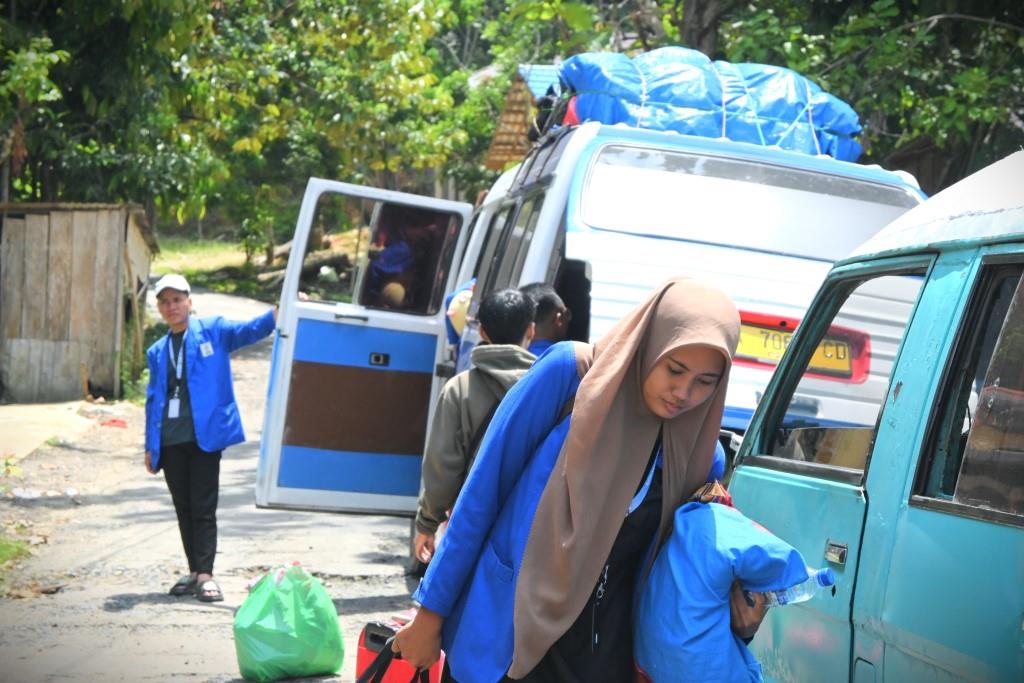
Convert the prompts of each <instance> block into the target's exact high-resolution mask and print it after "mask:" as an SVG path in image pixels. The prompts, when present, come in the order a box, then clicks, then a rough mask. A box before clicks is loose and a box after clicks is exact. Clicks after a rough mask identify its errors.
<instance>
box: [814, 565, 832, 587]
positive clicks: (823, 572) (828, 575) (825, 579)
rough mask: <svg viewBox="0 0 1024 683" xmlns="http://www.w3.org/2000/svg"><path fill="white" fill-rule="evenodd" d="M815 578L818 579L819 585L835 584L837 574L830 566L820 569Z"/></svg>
mask: <svg viewBox="0 0 1024 683" xmlns="http://www.w3.org/2000/svg"><path fill="white" fill-rule="evenodd" d="M814 578H815V579H817V581H818V585H819V586H833V585H835V583H836V575H835V574H834V573H832V570H831V569H830V568H829V567H825V568H824V569H820V570H818V573H817V574H816V575H815V577H814Z"/></svg>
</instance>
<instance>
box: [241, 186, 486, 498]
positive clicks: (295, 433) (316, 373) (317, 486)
mask: <svg viewBox="0 0 1024 683" xmlns="http://www.w3.org/2000/svg"><path fill="white" fill-rule="evenodd" d="M471 213H472V207H471V206H470V205H469V204H465V203H460V202H452V201H445V200H440V199H433V198H428V197H421V196H417V195H411V194H405V193H401V192H394V191H389V190H379V189H375V188H368V187H360V186H356V185H349V184H345V183H339V182H332V181H328V180H321V179H318V178H312V179H310V181H309V184H308V185H307V187H306V194H305V197H304V198H303V202H302V208H301V210H300V212H299V219H298V223H297V225H296V230H295V238H294V240H293V241H292V249H291V255H290V258H289V261H288V268H287V271H286V275H285V279H284V282H283V286H282V292H281V308H280V311H279V314H278V333H277V336H276V339H275V343H274V352H273V358H272V361H271V371H270V386H269V389H268V396H267V408H266V413H265V417H264V426H263V436H262V443H261V446H260V459H259V465H258V470H257V482H256V504H257V505H258V506H261V507H284V508H303V509H317V510H332V511H352V512H378V513H397V514H410V513H414V512H415V510H416V499H417V496H418V493H419V483H420V462H421V458H422V454H423V446H424V442H425V440H426V432H427V425H428V424H429V418H430V415H431V413H432V411H433V397H434V396H436V395H437V391H438V390H439V388H440V387H439V385H440V383H441V382H442V381H443V379H442V378H440V377H437V376H436V374H435V367H436V366H437V364H438V363H440V362H441V361H442V360H443V355H444V352H445V322H444V314H445V311H444V306H443V300H444V294H445V292H447V291H450V290H451V289H453V288H454V286H455V282H454V279H455V270H456V268H454V267H453V263H456V262H457V259H458V257H459V253H460V252H461V250H462V249H463V248H464V242H465V233H466V230H465V227H466V226H467V225H468V224H469V218H470V214H471ZM353 251H354V252H355V253H356V259H355V263H354V264H353V263H351V262H350V260H349V256H348V254H349V253H352V252H353ZM300 292H301V295H302V300H300Z"/></svg>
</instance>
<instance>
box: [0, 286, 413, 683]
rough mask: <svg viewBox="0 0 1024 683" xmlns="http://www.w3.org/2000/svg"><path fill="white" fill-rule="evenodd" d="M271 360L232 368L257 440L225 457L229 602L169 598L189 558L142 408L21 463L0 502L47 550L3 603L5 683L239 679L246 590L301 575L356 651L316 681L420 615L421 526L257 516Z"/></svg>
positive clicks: (203, 302)
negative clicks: (416, 606) (416, 586)
mask: <svg viewBox="0 0 1024 683" xmlns="http://www.w3.org/2000/svg"><path fill="white" fill-rule="evenodd" d="M193 299H194V301H195V305H196V310H197V313H198V314H199V315H225V316H226V317H231V318H235V319H240V318H246V317H250V316H253V315H256V314H258V313H260V312H262V311H264V310H266V308H267V306H266V304H262V303H259V302H256V301H251V300H246V299H237V298H234V297H226V296H220V295H212V294H205V295H204V294H195V295H194V296H193ZM270 351H271V342H270V341H269V340H268V341H265V342H261V343H260V344H257V345H254V346H252V347H249V348H247V349H243V350H242V351H240V352H239V353H237V354H236V356H235V358H234V360H233V368H234V377H235V391H236V394H237V396H238V399H239V406H240V408H241V412H242V419H243V422H244V425H245V428H246V434H247V436H248V438H249V441H247V442H246V443H244V444H241V445H239V446H236V447H233V448H230V449H228V450H227V451H225V453H224V458H223V460H222V465H221V493H220V507H219V513H218V519H219V531H220V539H219V544H218V552H217V560H216V568H215V573H216V575H217V578H218V580H219V581H220V584H221V586H222V588H223V589H224V592H225V601H224V602H223V603H215V604H212V605H210V604H204V603H200V602H198V601H196V600H195V599H194V598H173V597H170V596H168V595H167V588H168V587H169V586H170V585H171V584H172V583H173V582H174V580H175V578H176V577H177V576H178V575H179V574H181V573H182V572H183V570H184V567H183V562H184V557H183V554H182V550H181V542H180V539H179V536H178V530H177V524H176V522H175V517H174V510H173V508H172V507H171V501H170V496H169V494H168V493H167V488H166V485H165V484H164V482H163V478H162V476H151V475H149V474H147V473H146V471H145V469H144V467H143V462H142V443H143V423H144V417H143V411H142V409H141V408H140V407H138V406H134V405H131V404H128V403H124V402H119V403H114V404H107V405H96V404H84V408H83V412H85V414H86V416H87V417H89V418H90V419H92V420H94V422H95V425H94V426H92V427H91V428H89V429H88V430H86V431H85V432H83V433H79V434H77V435H75V436H74V437H73V438H69V439H62V437H61V435H60V434H55V435H54V436H55V437H56V438H55V439H51V440H50V441H49V445H44V446H42V447H41V448H39V449H37V450H36V451H34V452H33V453H31V454H30V455H29V456H27V457H26V458H24V459H23V460H22V461H20V463H19V467H20V469H21V470H22V472H21V476H20V478H18V479H15V480H13V481H9V482H8V483H9V485H11V486H12V487H17V488H18V490H19V497H11V496H8V497H5V498H0V524H3V525H5V526H6V527H7V528H8V529H11V530H16V531H18V532H19V534H20V535H21V536H23V537H29V538H31V539H32V542H33V543H34V545H33V556H32V557H31V558H29V559H27V560H25V561H24V562H22V563H21V564H20V565H18V566H17V567H15V570H14V571H13V572H12V576H11V577H10V580H9V582H8V585H7V594H6V595H5V596H3V597H0V681H2V682H4V683H6V682H7V681H11V682H19V683H23V682H34V681H81V682H83V683H84V682H89V683H92V682H94V681H101V680H102V681H181V680H188V681H234V680H239V679H240V677H239V673H238V666H237V660H236V654H235V645H234V638H233V635H232V619H233V614H234V611H235V609H236V608H237V607H238V606H239V605H240V604H241V602H242V601H243V600H244V598H245V595H246V588H245V586H246V583H247V582H248V581H249V580H250V579H252V578H254V577H257V576H259V575H260V574H261V573H262V572H263V571H265V570H266V569H267V568H269V567H271V566H276V565H281V564H286V563H291V562H292V561H295V560H297V561H299V562H301V563H302V564H303V565H304V566H306V567H307V568H309V569H310V570H311V571H313V572H314V573H316V574H317V575H318V576H320V577H321V578H322V580H323V581H324V582H325V585H326V586H327V591H328V593H329V594H330V595H331V597H332V598H333V600H334V602H335V605H336V607H337V610H338V614H339V617H340V620H341V626H342V632H343V635H344V638H345V648H346V653H345V667H344V668H343V669H342V671H341V673H340V674H339V675H338V676H337V677H334V678H327V679H317V680H330V681H352V680H354V678H355V676H354V671H355V650H356V638H357V636H358V634H359V630H360V629H361V628H362V625H363V624H364V623H365V622H366V621H368V620H370V619H376V618H382V617H386V616H388V615H390V614H393V613H394V612H396V611H400V610H402V609H404V608H406V607H408V606H409V605H410V604H411V603H410V601H409V597H408V595H409V587H408V585H407V581H406V579H405V577H404V576H403V574H402V565H403V557H404V554H405V552H406V548H407V541H408V529H409V522H408V520H406V519H398V518H393V517H380V516H359V515H330V514H323V513H303V512H285V511H269V510H258V509H256V507H255V506H254V505H253V488H254V484H255V477H256V460H257V457H258V453H259V443H258V439H259V434H260V427H261V425H262V420H263V403H264V400H265V394H266V386H267V374H268V371H269V360H270ZM120 421H123V424H124V426H123V427H122V426H119V425H120V424H121V422H120ZM104 422H106V423H107V425H103V424H102V423H104ZM36 494H38V497H33V496H35V495H36Z"/></svg>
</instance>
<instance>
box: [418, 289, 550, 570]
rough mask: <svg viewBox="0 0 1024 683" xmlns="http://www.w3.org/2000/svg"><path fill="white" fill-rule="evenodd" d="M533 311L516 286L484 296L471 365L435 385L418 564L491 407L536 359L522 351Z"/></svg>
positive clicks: (426, 556) (451, 501) (425, 557)
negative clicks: (437, 392)
mask: <svg viewBox="0 0 1024 683" xmlns="http://www.w3.org/2000/svg"><path fill="white" fill-rule="evenodd" d="M535 311H536V304H535V303H534V302H533V300H532V299H531V298H530V297H528V296H526V295H524V294H523V293H522V292H520V291H519V290H516V289H502V290H498V291H496V292H492V293H491V294H488V295H487V296H486V297H484V300H483V301H482V302H480V309H479V311H478V312H477V319H478V320H479V321H480V336H481V337H482V338H483V340H484V341H485V342H486V343H484V344H480V345H478V346H477V347H476V348H475V349H473V353H472V355H471V357H470V358H471V361H472V364H473V367H471V368H470V369H469V370H466V371H464V372H460V373H459V374H458V375H456V376H455V377H452V378H451V379H450V380H448V382H447V383H446V384H445V385H444V388H443V389H441V396H440V397H439V398H438V404H437V408H436V410H435V411H434V421H433V423H432V424H431V426H430V438H429V439H428V441H427V448H426V451H425V452H424V454H423V479H422V487H421V489H420V498H419V508H418V510H417V512H416V535H415V538H414V539H413V545H414V552H415V558H416V559H417V560H419V561H420V562H423V563H424V564H425V563H427V562H430V558H431V556H433V554H434V536H435V534H436V533H437V528H438V526H439V525H440V524H441V523H442V522H444V521H445V520H447V518H448V511H449V510H451V508H452V506H453V505H455V499H456V498H457V497H458V495H459V491H460V490H461V489H462V484H463V483H464V482H465V481H466V475H467V474H468V473H469V468H470V466H471V465H472V464H473V457H474V456H475V455H476V449H477V447H478V446H479V445H480V441H481V440H482V438H483V435H484V432H485V431H486V429H487V424H488V423H489V422H490V421H491V417H492V416H493V415H494V411H495V409H496V408H497V407H498V404H499V403H500V402H501V399H502V398H503V397H504V396H505V392H507V391H508V390H509V389H510V388H511V387H512V385H513V384H515V383H516V381H517V380H518V379H519V378H520V377H522V376H523V375H524V374H525V373H526V371H527V370H529V369H530V366H531V365H533V361H535V360H536V357H535V356H534V355H533V354H532V353H530V352H529V351H527V350H526V347H527V346H529V344H530V341H531V340H532V339H533V330H534V322H533V317H534V313H535Z"/></svg>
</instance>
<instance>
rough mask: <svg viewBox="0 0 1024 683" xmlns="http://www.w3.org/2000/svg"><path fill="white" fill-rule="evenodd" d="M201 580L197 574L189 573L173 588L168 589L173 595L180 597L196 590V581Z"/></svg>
mask: <svg viewBox="0 0 1024 683" xmlns="http://www.w3.org/2000/svg"><path fill="white" fill-rule="evenodd" d="M198 580H199V577H197V576H196V575H195V574H187V575H185V576H183V577H181V578H180V579H178V581H177V583H175V584H174V585H173V586H171V590H170V591H168V593H170V594H171V595H173V596H175V597H179V596H182V595H188V594H189V593H195V592H196V582H197V581H198Z"/></svg>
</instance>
